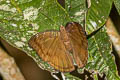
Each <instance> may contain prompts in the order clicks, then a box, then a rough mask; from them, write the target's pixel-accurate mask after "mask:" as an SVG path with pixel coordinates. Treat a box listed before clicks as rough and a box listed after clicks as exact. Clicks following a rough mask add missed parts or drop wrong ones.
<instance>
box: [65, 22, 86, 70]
mask: <svg viewBox="0 0 120 80" xmlns="http://www.w3.org/2000/svg"><path fill="white" fill-rule="evenodd" d="M66 31H67V34H68V36H69V39H70V42H71V46H72V49H73V57H74V60H75V62H76V64H77V65H78V68H81V67H83V66H85V64H86V63H87V58H88V50H87V48H88V42H87V38H86V35H85V31H84V30H83V29H82V27H81V25H80V24H79V23H76V22H71V23H68V24H67V25H66Z"/></svg>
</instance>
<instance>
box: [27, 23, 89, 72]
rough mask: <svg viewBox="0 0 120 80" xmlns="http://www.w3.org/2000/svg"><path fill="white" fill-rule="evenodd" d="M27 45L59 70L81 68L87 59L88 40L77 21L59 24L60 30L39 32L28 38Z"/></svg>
mask: <svg viewBox="0 0 120 80" xmlns="http://www.w3.org/2000/svg"><path fill="white" fill-rule="evenodd" d="M29 45H30V46H31V47H32V48H33V49H34V50H35V51H36V52H37V53H38V55H39V56H40V57H41V59H42V60H44V61H46V62H48V63H49V64H50V65H51V66H52V67H54V68H55V69H56V70H59V71H61V72H71V71H73V70H74V69H75V67H74V63H76V65H77V66H78V68H82V67H84V66H85V64H86V63H87V59H88V50H87V48H88V42H87V39H86V35H85V31H84V30H83V29H82V27H81V25H80V24H79V23H77V22H70V23H67V25H66V26H65V27H63V26H61V27H60V31H54V30H51V31H46V32H40V33H38V34H36V35H34V36H33V37H31V39H30V40H29Z"/></svg>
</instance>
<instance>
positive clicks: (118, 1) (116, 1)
mask: <svg viewBox="0 0 120 80" xmlns="http://www.w3.org/2000/svg"><path fill="white" fill-rule="evenodd" d="M114 4H115V7H116V9H117V11H118V13H119V15H120V0H114Z"/></svg>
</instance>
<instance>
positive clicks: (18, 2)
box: [0, 0, 120, 80]
mask: <svg viewBox="0 0 120 80" xmlns="http://www.w3.org/2000/svg"><path fill="white" fill-rule="evenodd" d="M116 1H117V0H116ZM118 1H119V0H118ZM112 3H113V0H97V1H96V0H91V6H90V8H89V9H88V8H87V7H86V6H87V5H86V1H85V0H66V1H65V8H63V7H62V6H61V5H60V4H59V3H58V2H57V0H0V36H1V37H2V38H3V39H5V40H6V41H7V42H8V43H10V44H11V45H13V46H15V47H16V48H19V49H21V50H23V51H25V52H26V54H28V55H29V56H31V57H32V58H33V59H34V60H35V61H36V63H37V64H38V65H39V66H40V67H41V68H43V69H46V70H49V71H51V72H54V69H53V68H52V67H51V66H50V65H49V64H48V63H47V62H44V61H42V60H41V58H40V57H39V56H38V55H37V54H36V52H35V51H33V50H32V49H31V48H30V47H29V46H28V40H29V39H30V37H31V36H32V35H34V34H36V33H38V32H44V31H46V30H53V29H54V30H59V27H60V25H63V26H65V24H66V23H67V22H71V21H75V22H79V23H81V24H82V25H83V26H84V20H86V23H85V25H86V32H87V33H88V34H90V33H92V32H93V31H95V30H97V29H99V28H100V27H101V26H104V23H105V21H106V19H107V18H108V16H109V13H110V10H111V7H112ZM89 4H90V3H89ZM86 12H87V14H86ZM85 15H86V16H85ZM85 17H86V18H85ZM88 43H89V44H88V52H89V58H88V63H87V65H86V66H85V67H84V69H86V70H88V71H89V72H90V73H92V76H93V78H94V79H95V80H97V76H96V75H97V74H99V75H101V76H102V75H103V73H105V75H106V79H108V80H119V79H120V78H119V76H118V74H117V69H116V64H115V59H114V56H113V55H112V54H111V51H112V47H111V42H110V39H109V37H108V35H107V34H106V29H105V27H103V28H102V29H101V30H100V31H99V32H97V33H96V34H95V35H93V36H92V37H90V38H89V39H88ZM84 69H78V72H79V73H82V72H83V71H84ZM64 76H65V79H70V80H73V79H74V80H79V79H78V78H76V77H75V76H72V75H70V74H69V73H64Z"/></svg>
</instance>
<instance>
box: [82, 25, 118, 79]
mask: <svg viewBox="0 0 120 80" xmlns="http://www.w3.org/2000/svg"><path fill="white" fill-rule="evenodd" d="M88 51H89V58H88V64H87V65H86V69H87V70H88V71H90V72H93V75H94V74H99V75H102V74H103V73H105V75H106V79H108V80H119V79H120V78H119V76H118V74H117V69H116V64H115V59H114V56H113V55H112V54H111V52H112V44H111V42H110V38H109V37H108V35H107V33H106V29H105V26H104V27H103V28H102V29H101V30H100V31H99V32H98V33H96V34H95V35H94V36H92V37H91V38H89V39H88ZM80 71H81V70H80Z"/></svg>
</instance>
